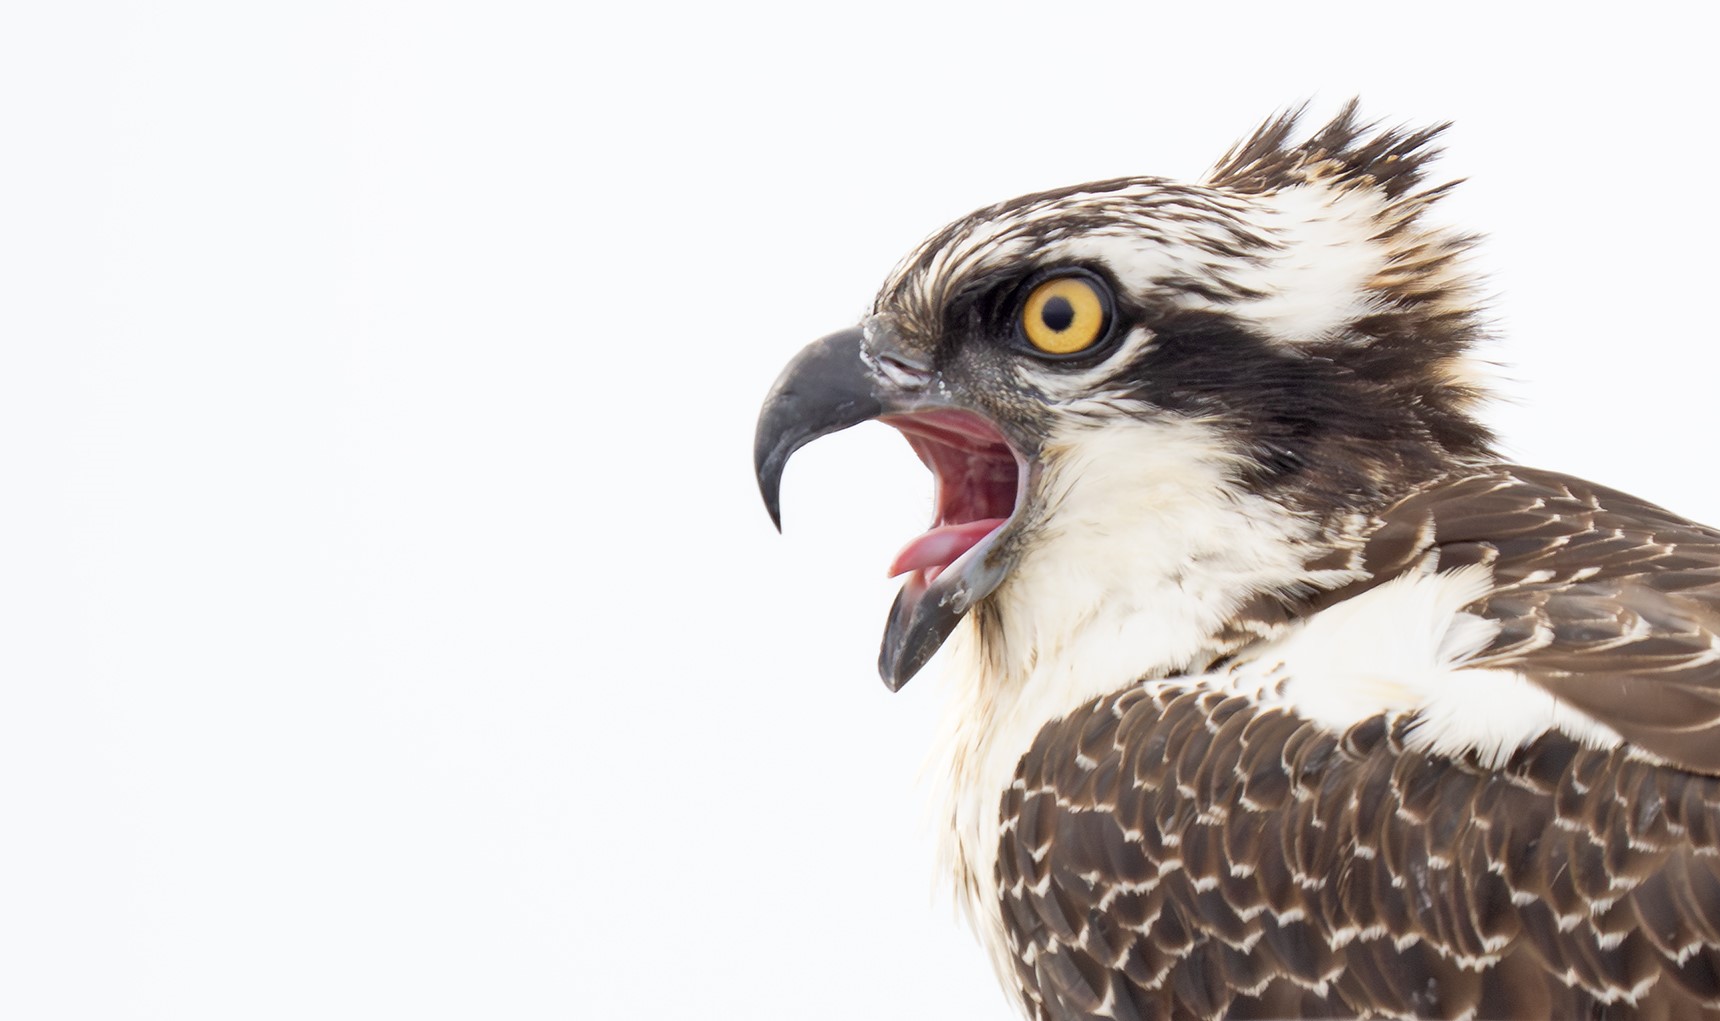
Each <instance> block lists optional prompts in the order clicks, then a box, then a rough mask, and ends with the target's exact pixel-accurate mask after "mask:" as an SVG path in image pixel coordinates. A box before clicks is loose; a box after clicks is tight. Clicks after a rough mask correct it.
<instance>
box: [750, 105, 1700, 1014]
mask: <svg viewBox="0 0 1720 1021" xmlns="http://www.w3.org/2000/svg"><path fill="white" fill-rule="evenodd" d="M1442 127H1443V126H1441V127H1436V128H1432V129H1428V130H1410V129H1407V128H1391V127H1381V126H1378V125H1369V124H1364V123H1362V122H1361V121H1359V120H1358V118H1357V115H1356V112H1355V106H1354V104H1351V105H1350V106H1349V107H1348V108H1346V109H1345V110H1344V111H1343V112H1342V113H1341V114H1340V115H1339V116H1338V117H1337V118H1336V119H1335V120H1333V121H1332V122H1331V123H1329V124H1326V125H1324V126H1323V127H1320V128H1317V129H1314V130H1312V131H1310V132H1308V133H1307V134H1306V135H1303V134H1301V133H1300V132H1299V129H1298V127H1297V115H1296V114H1295V113H1294V112H1292V113H1287V114H1284V115H1282V116H1279V117H1276V118H1273V119H1272V120H1270V121H1268V122H1267V123H1266V124H1265V125H1263V126H1262V127H1261V128H1259V129H1258V130H1257V131H1256V132H1255V133H1254V134H1253V135H1252V136H1251V137H1248V138H1247V139H1246V140H1245V141H1243V142H1241V143H1240V144H1238V145H1237V146H1236V147H1235V148H1233V149H1232V150H1231V152H1229V153H1228V154H1227V155H1226V156H1225V157H1224V158H1223V159H1222V160H1221V161H1220V162H1219V163H1218V165H1217V166H1216V168H1215V169H1214V170H1212V171H1211V172H1210V174H1209V175H1208V176H1207V177H1206V178H1205V179H1204V180H1203V181H1202V182H1200V183H1198V184H1182V183H1176V182H1173V181H1170V180H1165V179H1160V178H1153V177H1135V178H1125V179H1118V180H1108V181H1100V182H1097V183H1092V184H1084V185H1079V186H1076V187H1070V188H1063V189H1060V190H1056V191H1049V192H1045V193H1042V194H1035V195H1029V196H1026V197H1024V198H1019V199H1015V200H1012V201H1008V202H1003V203H999V204H997V205H993V206H989V207H987V208H984V209H981V210H979V211H978V212H975V213H973V214H972V215H969V216H966V217H963V218H962V219H960V220H957V221H956V222H954V223H952V224H950V225H949V226H947V227H945V228H943V229H942V230H940V231H939V232H937V233H936V234H935V235H933V236H932V237H931V238H930V239H929V240H927V241H926V242H925V243H923V244H922V245H921V246H920V247H919V248H918V249H916V250H915V251H913V252H912V253H910V254H909V255H908V256H907V258H906V259H905V260H904V261H903V262H902V263H901V265H900V266H899V267H898V268H897V269H896V270H895V271H894V272H893V273H892V274H891V275H890V276H889V278H888V279H887V281H886V282H885V284H884V286H883V289H882V290H881V291H880V292H879V294H878V296H877V298H876V300H875V302H874V303H873V305H872V307H871V310H870V312H869V313H868V314H867V315H865V316H864V317H863V319H862V321H861V322H860V323H859V325H858V326H856V327H855V328H853V329H848V330H844V331H841V332H838V333H835V334H832V335H830V336H828V337H825V338H824V339H822V340H819V341H817V342H816V343H814V344H812V345H811V346H810V347H808V348H807V349H806V350H805V351H803V352H802V353H801V354H800V355H799V356H797V357H796V358H795V360H794V361H793V362H792V363H791V364H790V365H789V366H788V367H787V369H786V370H785V371H784V373H783V375H782V376H781V378H780V379H779V380H778V381H777V383H776V385H775V388H774V389H773V390H772V391H771V393H770V395H769V396H768V398H767V399H766V402H765V405H764V408H763V410H762V412H761V415H760V419H759V425H758V433H757V447H756V467H757V471H758V476H759V481H760V486H761V488H762V490H763V493H764V497H765V501H766V504H767V506H768V507H769V509H770V511H771V513H772V516H773V517H778V518H779V511H778V494H779V488H780V482H781V477H782V472H783V467H784V465H785V463H786V462H787V460H788V458H789V456H790V455H791V454H792V453H793V452H794V451H795V450H796V449H798V448H799V447H801V446H802V445H804V444H805V443H807V442H809V441H811V440H812V439H815V438H817V437H819V436H823V435H826V434H829V433H832V432H835V431H837V430H840V429H845V428H847V427H849V426H852V425H855V424H857V423H860V422H863V421H868V420H874V419H876V420H879V421H882V422H884V423H885V424H887V425H890V426H894V427H895V428H896V429H897V430H899V431H900V432H901V433H902V434H903V435H904V436H905V437H906V438H907V441H908V443H909V444H910V445H911V446H912V447H913V450H914V452H915V453H916V454H918V455H919V457H920V459H921V460H922V461H923V462H924V463H925V464H926V466H927V467H928V468H929V469H930V470H931V473H932V475H933V476H934V477H935V480H936V498H935V511H934V519H933V522H932V526H931V528H930V529H929V530H928V531H927V532H926V533H925V534H924V535H921V536H920V537H918V538H916V539H914V540H913V541H911V542H910V543H908V545H907V546H906V547H904V548H903V549H902V551H901V552H900V553H899V554H898V555H897V557H896V559H895V562H894V564H893V565H892V570H893V571H894V572H895V573H898V574H901V575H905V576H906V583H905V584H904V585H903V587H902V590H901V594H900V596H899V597H898V598H897V599H896V602H895V605H894V606H893V607H892V608H891V610H890V613H889V618H888V623H887V626H886V630H885V634H884V641H883V650H882V654H881V657H880V664H879V665H880V667H881V671H882V673H883V677H884V681H885V683H886V684H887V685H888V686H889V687H890V688H892V689H895V688H898V687H900V686H901V685H902V684H904V683H906V682H907V681H908V680H909V678H911V677H913V676H914V674H915V673H916V672H917V671H919V670H920V669H921V667H923V666H924V665H925V664H926V662H927V661H928V660H929V659H930V658H931V657H932V655H933V653H934V652H936V651H937V650H938V649H939V648H940V647H942V646H944V645H945V644H946V642H947V643H948V645H949V646H950V648H949V650H948V653H947V664H948V666H949V668H950V670H951V672H952V673H953V675H954V676H953V684H952V690H951V712H950V716H949V723H948V725H947V729H946V733H945V735H944V738H945V740H944V750H943V753H942V754H943V756H944V759H943V763H944V769H945V772H946V775H947V781H948V803H947V807H946V808H945V810H944V818H945V819H947V823H948V826H947V834H946V848H945V850H946V854H945V857H946V862H945V864H946V865H947V867H948V869H949V871H950V874H951V877H952V878H953V882H954V884H955V887H956V889H957V891H958V895H959V897H960V898H961V900H962V901H963V902H964V903H965V904H966V906H967V907H968V909H969V910H970V912H971V918H972V920H973V922H974V924H975V927H976V928H977V930H978V932H979V934H980V937H981V939H982V941H983V942H984V944H985V945H986V946H987V948H988V949H989V952H990V954H991V956H992V958H993V960H994V963H995V964H996V965H997V967H998V970H999V972H1000V975H1001V976H1002V978H1003V980H1004V982H1005V983H1006V985H1007V986H1008V987H1009V988H1010V989H1011V990H1012V991H1013V992H1014V993H1015V994H1016V995H1017V996H1018V997H1019V1000H1020V1003H1021V1005H1022V1007H1023V1008H1024V1011H1025V1013H1026V1015H1027V1016H1029V1017H1031V1018H1035V1019H1046V1021H1050V1019H1057V1021H1064V1019H1074V1018H1111V1019H1116V1021H1128V1019H1137V1018H1142V1019H1145V1018H1259V1017H1366V1018H1388V1017H1389V1018H1399V1017H1427V1018H1433V1017H1439V1018H1503V1017H1524V1018H1555V1017H1557V1018H1564V1017H1587V1018H1599V1017H1606V1018H1625V1017H1641V1018H1689V1017H1698V1016H1720V530H1716V529H1713V528H1709V527H1706V526H1703V525H1700V524H1696V523H1694V522H1691V521H1689V520H1686V519H1685V518H1682V517H1680V516H1679V515H1677V514H1674V513H1672V512H1670V511H1667V510H1664V509H1662V508H1660V507H1657V506H1655V505H1653V504H1651V503H1649V502H1647V501H1645V500H1641V499H1638V498H1636V497H1633V496H1628V495H1626V494H1624V493H1621V492H1618V491H1617V490H1613V489H1609V488H1606V487H1604V486H1600V485H1595V484H1593V483H1590V482H1585V481H1583V480H1581V479H1578V478H1573V477H1570V476H1567V475H1561V474H1557V473H1555V472H1550V471H1541V470H1537V469H1534V468H1527V467H1521V466H1518V465H1514V464H1509V463H1506V462H1504V461H1503V460H1501V459H1500V457H1498V456H1497V455H1496V454H1495V453H1494V451H1493V446H1492V437H1491V436H1490V434H1489V431H1488V429H1487V428H1486V427H1485V426H1483V425H1482V424H1481V422H1480V421H1478V419H1477V417H1476V406H1477V403H1478V402H1479V401H1480V400H1481V399H1482V398H1484V397H1485V396H1486V394H1485V389H1484V381H1483V378H1482V375H1481V373H1479V372H1478V371H1477V367H1476V363H1475V362H1474V361H1473V360H1472V355H1471V350H1472V348H1473V346H1474V345H1475V343H1476V342H1477V341H1478V340H1479V339H1481V338H1482V337H1483V336H1484V335H1485V333H1486V331H1487V329H1488V325H1487V323H1486V322H1485V320H1484V318H1483V317H1482V316H1481V314H1480V313H1479V312H1478V310H1477V297H1476V294H1477V284H1476V281H1475V280H1474V279H1473V278H1472V273H1471V271H1470V270H1469V269H1468V268H1466V255H1467V254H1468V252H1469V251H1470V249H1471V247H1472V244H1473V238H1472V237H1471V236H1469V235H1465V234H1461V233H1455V232H1453V231H1451V230H1450V229H1448V228H1445V227H1442V226H1440V225H1439V224H1437V223H1435V222H1433V219H1434V218H1433V217H1431V216H1430V215H1429V209H1430V207H1432V206H1434V204H1435V203H1436V201H1437V200H1438V198H1439V197H1440V196H1441V195H1442V194H1443V193H1444V192H1445V191H1446V190H1447V188H1448V187H1449V185H1433V184H1430V183H1429V182H1428V181H1427V179H1426V173H1427V169H1428V166H1429V162H1430V160H1431V159H1432V158H1433V156H1434V155H1435V154H1436V151H1437V150H1436V148H1435V142H1436V138H1437V136H1438V135H1439V133H1440V130H1441V128H1442ZM779 523H780V518H779Z"/></svg>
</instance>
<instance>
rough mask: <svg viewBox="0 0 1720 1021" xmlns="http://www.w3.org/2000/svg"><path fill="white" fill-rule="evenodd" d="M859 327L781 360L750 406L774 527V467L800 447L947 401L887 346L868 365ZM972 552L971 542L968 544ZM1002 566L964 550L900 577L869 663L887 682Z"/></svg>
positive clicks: (916, 663) (922, 653) (778, 481)
mask: <svg viewBox="0 0 1720 1021" xmlns="http://www.w3.org/2000/svg"><path fill="white" fill-rule="evenodd" d="M866 344H867V340H866V337H865V335H864V334H863V333H862V331H861V330H860V329H858V328H856V329H850V330H843V331H841V332H840V333H832V334H831V335H829V336H828V337H825V338H823V339H822V340H819V341H816V342H814V343H813V344H811V345H810V346H808V347H807V348H806V349H805V350H804V351H802V352H800V354H798V355H796V356H795V358H794V360H793V361H791V362H789V363H788V367H787V368H786V369H784V370H783V373H782V375H781V376H780V377H779V378H778V379H777V381H776V385H775V386H773V387H771V390H770V394H769V395H768V396H767V397H766V398H765V400H764V407H763V408H762V409H761V410H760V412H759V419H758V431H757V434H756V435H755V438H754V441H753V468H754V470H755V471H756V472H757V474H758V486H759V492H760V493H761V494H762V495H763V496H764V505H765V508H766V509H767V510H768V511H770V517H771V520H772V521H774V522H775V523H776V525H777V527H778V528H779V529H780V528H781V527H782V508H781V491H782V472H783V468H784V467H785V466H786V465H787V464H788V459H789V457H790V456H791V455H792V454H793V453H794V452H795V451H797V450H799V449H800V448H801V447H804V446H805V445H806V444H808V443H811V442H812V441H813V440H815V439H818V438H819V437H820V436H828V435H830V434H831V433H834V432H840V431H841V430H843V429H847V428H848V427H850V426H854V425H858V424H860V423H861V422H867V421H871V420H873V419H876V418H881V417H884V416H888V415H908V414H911V413H913V412H918V411H926V410H932V409H938V408H949V407H952V405H951V404H949V402H948V401H947V399H946V398H944V397H943V396H940V395H938V388H935V387H932V386H929V385H926V384H929V383H930V382H931V381H932V379H933V374H932V372H931V370H930V369H929V368H927V367H925V366H922V365H919V364H917V363H914V362H911V361H909V360H907V359H905V358H902V357H900V356H898V355H897V354H895V353H894V352H893V351H888V352H886V354H885V355H884V358H885V359H887V360H888V361H889V362H890V366H891V369H892V370H893V371H892V372H891V377H890V378H886V377H885V376H884V375H882V374H881V373H880V372H879V371H877V370H875V369H874V368H873V362H871V361H869V360H868V358H867V357H866V355H865V352H866ZM976 552H977V551H976ZM1007 570H1008V563H1007V561H1006V560H1005V559H1004V558H1003V557H1002V556H1001V555H999V556H978V557H973V558H969V559H968V560H967V561H965V562H964V563H963V565H962V566H961V567H960V569H951V570H947V571H945V572H944V573H943V574H941V575H940V576H939V577H938V578H937V580H936V581H934V582H932V583H930V584H927V583H926V582H925V581H924V580H922V578H921V577H920V576H919V575H917V574H916V575H914V576H911V577H910V578H909V579H908V582H907V584H905V585H904V586H903V587H902V591H901V594H900V595H898V596H897V598H896V602H895V605H894V606H892V607H891V608H890V619H889V622H888V624H887V625H886V626H885V630H884V642H883V646H882V648H881V649H880V650H879V653H878V672H879V673H880V674H881V675H882V676H883V679H884V684H885V685H886V686H888V687H889V688H890V690H892V691H896V690H899V689H900V688H901V687H902V685H904V684H906V683H907V682H908V680H909V678H911V677H913V676H914V674H916V673H918V672H919V671H920V668H921V667H923V666H925V665H926V662H927V661H928V660H930V659H931V658H932V655H933V654H934V653H936V652H937V651H938V649H939V648H940V647H942V645H943V644H944V641H945V640H946V639H947V638H949V636H950V632H952V631H954V630H955V627H956V625H957V624H958V623H960V621H961V618H962V616H963V615H964V614H966V613H967V611H968V610H969V609H971V608H972V607H973V605H974V604H975V603H976V602H978V601H979V600H980V599H983V598H984V597H985V596H986V595H988V594H990V592H991V591H992V590H993V589H994V588H996V587H997V585H998V583H999V582H1000V581H1001V580H1002V578H1003V576H1004V574H1005V573H1006V571H1007Z"/></svg>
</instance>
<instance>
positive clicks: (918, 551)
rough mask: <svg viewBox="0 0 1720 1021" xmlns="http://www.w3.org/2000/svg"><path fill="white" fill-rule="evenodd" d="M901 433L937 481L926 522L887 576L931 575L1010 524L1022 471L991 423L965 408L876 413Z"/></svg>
mask: <svg viewBox="0 0 1720 1021" xmlns="http://www.w3.org/2000/svg"><path fill="white" fill-rule="evenodd" d="M882 421H883V422H885V423H886V424H888V425H891V426H894V427H895V428H896V429H897V430H898V431H899V432H901V434H902V435H903V436H905V437H907V440H908V443H909V444H910V445H912V446H913V448H914V453H916V454H918V455H919V456H920V460H921V461H923V462H925V465H926V467H927V468H930V469H931V470H932V475H933V477H934V478H935V479H936V480H937V496H936V504H937V510H936V513H935V515H934V517H933V519H932V527H931V528H929V529H927V530H926V532H925V533H924V534H923V535H920V536H919V537H918V538H916V539H914V540H913V541H911V542H909V543H908V544H907V545H906V546H903V547H902V550H901V552H899V553H897V554H896V558H895V559H894V560H892V561H891V562H890V576H891V577H895V576H897V575H901V574H912V573H915V572H918V574H919V578H918V580H919V581H920V582H921V584H923V585H930V584H931V583H932V582H934V581H936V580H937V578H938V575H940V574H942V573H943V572H945V571H947V570H949V569H950V568H951V567H953V566H955V564H956V563H957V562H958V561H960V560H962V559H963V558H964V557H967V556H969V555H970V554H973V551H974V550H975V549H979V548H981V547H989V545H990V542H991V540H993V539H995V538H996V537H997V535H998V534H999V533H1001V532H1002V531H1003V529H1004V526H1006V525H1007V524H1009V521H1010V518H1011V517H1012V516H1013V515H1014V514H1015V510H1016V507H1017V506H1018V504H1019V502H1020V496H1021V490H1022V488H1023V485H1024V482H1025V479H1026V476H1027V473H1026V471H1025V470H1024V466H1023V464H1022V462H1021V459H1020V458H1019V457H1017V456H1016V454H1015V451H1014V450H1013V449H1011V448H1010V446H1009V443H1008V442H1007V441H1006V440H1005V439H1004V438H1003V434H1002V433H1000V432H998V431H997V428H996V427H995V426H993V425H992V424H991V423H990V422H988V421H986V420H985V419H984V418H982V417H981V416H979V415H976V414H974V413H972V412H969V411H958V410H953V409H939V410H937V411H922V412H916V413H913V414H906V415H888V416H885V417H884V418H883V419H882Z"/></svg>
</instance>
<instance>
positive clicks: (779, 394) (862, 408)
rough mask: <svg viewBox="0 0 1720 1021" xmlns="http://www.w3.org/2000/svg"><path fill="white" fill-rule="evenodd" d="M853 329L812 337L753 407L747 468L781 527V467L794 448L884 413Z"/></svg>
mask: <svg viewBox="0 0 1720 1021" xmlns="http://www.w3.org/2000/svg"><path fill="white" fill-rule="evenodd" d="M864 342H865V338H864V336H863V335H862V334H861V332H860V328H859V327H855V328H853V329H851V330H843V331H841V332H840V333H832V334H831V335H830V336H828V337H825V338H823V339H822V340H817V341H814V342H813V343H811V344H808V345H807V346H806V349H805V350H803V351H801V352H800V353H799V354H797V355H795V356H794V360H793V361H791V362H789V363H788V367H787V368H785V369H783V370H782V375H780V376H778V377H777V380H776V385H775V386H773V387H771V388H770V394H769V395H768V396H766V397H765V399H764V407H762V408H760V409H759V415H758V431H757V432H756V433H754V434H753V470H754V472H756V473H757V475H758V489H759V492H760V493H761V494H762V495H763V496H764V507H765V510H767V511H769V512H770V520H771V521H772V523H774V524H775V525H776V528H777V531H779V532H780V531H782V470H783V469H784V468H786V467H787V466H788V459H789V458H790V457H791V456H793V454H794V452H795V451H797V450H799V449H800V448H801V447H804V446H806V445H807V444H808V443H811V442H812V441H813V440H816V439H818V438H819V437H820V436H829V435H830V434H831V433H836V432H841V431H842V430H844V429H846V428H848V427H849V426H854V425H859V424H860V423H861V422H870V421H871V420H873V419H875V418H877V417H878V416H879V415H882V414H884V404H883V402H882V401H881V400H879V397H878V386H879V384H880V383H881V382H882V380H879V379H878V378H877V377H876V376H874V375H873V373H872V370H871V369H870V368H868V367H867V365H866V363H865V362H864V361H863V360H861V357H860V351H861V345H862V344H863V343H864Z"/></svg>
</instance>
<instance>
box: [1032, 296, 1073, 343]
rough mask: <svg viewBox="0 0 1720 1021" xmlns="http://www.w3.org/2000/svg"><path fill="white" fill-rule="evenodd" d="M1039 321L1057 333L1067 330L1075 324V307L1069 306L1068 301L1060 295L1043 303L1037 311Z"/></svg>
mask: <svg viewBox="0 0 1720 1021" xmlns="http://www.w3.org/2000/svg"><path fill="white" fill-rule="evenodd" d="M1039 319H1040V321H1041V322H1043V323H1044V324H1045V325H1046V326H1049V327H1051V329H1052V330H1054V331H1056V332H1057V333H1062V332H1063V331H1064V330H1067V329H1068V328H1069V326H1070V324H1072V323H1073V322H1075V306H1074V305H1071V304H1069V299H1068V298H1065V297H1063V296H1062V295H1061V294H1060V295H1058V296H1057V297H1055V298H1052V299H1051V300H1050V301H1048V302H1046V303H1045V307H1044V308H1042V309H1040V310H1039Z"/></svg>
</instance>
